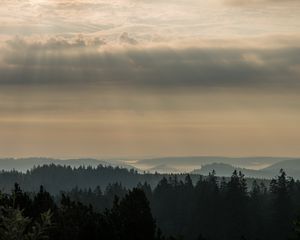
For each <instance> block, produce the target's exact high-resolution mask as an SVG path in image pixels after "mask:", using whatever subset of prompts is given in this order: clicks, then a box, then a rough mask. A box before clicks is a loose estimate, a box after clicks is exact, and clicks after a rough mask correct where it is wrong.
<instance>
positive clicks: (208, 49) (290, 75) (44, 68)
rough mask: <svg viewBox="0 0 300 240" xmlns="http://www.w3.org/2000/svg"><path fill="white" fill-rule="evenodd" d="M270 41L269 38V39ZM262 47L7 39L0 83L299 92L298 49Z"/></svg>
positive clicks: (280, 44)
mask: <svg viewBox="0 0 300 240" xmlns="http://www.w3.org/2000/svg"><path fill="white" fill-rule="evenodd" d="M274 41H275V40H274ZM278 42H279V44H277V46H276V44H274V46H273V47H272V46H271V47H269V48H266V47H262V46H265V45H262V46H261V45H259V44H258V45H255V44H252V45H251V44H250V45H249V44H248V45H247V44H238V43H237V42H233V43H232V44H229V45H228V46H226V42H224V44H223V46H224V47H219V46H220V45H219V44H217V45H213V44H212V45H205V44H204V45H203V46H201V44H198V45H197V44H196V45H184V44H183V45H180V44H179V45H169V46H166V45H165V46H163V45H149V46H140V45H136V46H130V45H129V46H128V45H126V46H122V45H121V46H111V45H104V42H103V41H102V40H99V39H97V38H92V39H90V40H88V39H84V38H78V39H77V40H76V39H75V40H74V39H73V40H70V41H67V40H65V39H63V40H58V39H55V40H53V39H49V40H45V41H32V40H31V41H29V40H25V39H20V38H17V39H14V40H10V41H8V42H7V45H6V46H5V48H4V50H3V51H2V52H3V55H2V56H3V58H2V64H1V65H0V70H1V74H2V76H1V79H0V85H16V84H18V85H58V86H59V85H66V84H71V85H81V84H84V85H88V84H96V85H99V86H102V87H103V88H106V87H107V88H124V87H126V88H138V89H147V88H154V89H176V88H198V89H205V88H212V87H213V88H258V87H259V88H261V87H262V88H266V89H268V88H290V89H298V88H299V90H300V82H299V77H300V47H298V46H297V45H296V44H294V45H293V44H291V42H292V41H286V43H285V41H283V40H282V39H281V40H279V41H278Z"/></svg>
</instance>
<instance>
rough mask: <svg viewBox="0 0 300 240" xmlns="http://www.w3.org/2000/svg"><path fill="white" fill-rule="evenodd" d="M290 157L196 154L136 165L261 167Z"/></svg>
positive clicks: (151, 166) (156, 159)
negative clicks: (219, 164)
mask: <svg viewBox="0 0 300 240" xmlns="http://www.w3.org/2000/svg"><path fill="white" fill-rule="evenodd" d="M292 159H293V158H288V157H234V158H233V157H218V156H194V157H188V156H187V157H164V158H152V159H143V160H139V161H138V162H137V163H136V164H135V166H137V167H139V166H142V167H144V168H146V169H149V168H153V167H155V166H158V165H167V166H170V167H172V168H176V169H178V170H181V171H191V170H193V169H197V168H200V167H201V166H203V165H207V164H212V163H224V164H229V165H232V166H237V167H239V168H248V169H261V168H264V167H266V166H269V165H272V164H275V163H278V162H281V161H284V160H292Z"/></svg>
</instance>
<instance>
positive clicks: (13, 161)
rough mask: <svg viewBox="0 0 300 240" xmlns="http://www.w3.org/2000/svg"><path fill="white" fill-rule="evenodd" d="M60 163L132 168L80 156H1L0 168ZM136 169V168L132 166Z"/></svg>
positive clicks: (76, 165) (19, 167) (21, 168)
mask: <svg viewBox="0 0 300 240" xmlns="http://www.w3.org/2000/svg"><path fill="white" fill-rule="evenodd" d="M46 164H47V165H49V164H55V165H61V166H64V165H66V166H71V167H80V166H91V167H97V166H98V165H100V164H101V165H103V166H119V167H124V168H128V169H131V168H134V167H133V166H131V165H128V164H123V163H122V162H111V161H104V160H97V159H93V158H80V159H66V160H61V159H54V158H35V157H32V158H2V159H0V170H6V171H9V170H13V169H14V170H17V171H22V172H24V171H27V170H29V169H31V168H33V167H34V166H42V165H46ZM134 169H136V168H134Z"/></svg>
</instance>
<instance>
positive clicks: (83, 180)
mask: <svg viewBox="0 0 300 240" xmlns="http://www.w3.org/2000/svg"><path fill="white" fill-rule="evenodd" d="M186 175H187V174H176V176H177V179H178V180H179V181H180V180H182V181H183V180H184V178H185V177H186ZM170 176H174V175H172V174H158V173H157V174H151V173H139V172H137V171H136V170H134V169H131V170H128V169H126V168H120V167H110V166H102V165H99V166H97V167H90V166H88V167H85V166H82V167H70V166H61V165H54V164H50V165H43V166H38V167H34V168H33V169H31V170H28V171H26V172H25V173H23V172H19V171H0V190H1V191H2V192H7V193H9V192H10V191H11V189H12V188H13V187H14V184H15V182H17V183H18V184H19V185H20V186H21V188H22V189H23V190H24V191H29V192H30V191H33V192H36V191H38V190H39V187H40V185H43V186H44V187H45V189H47V191H48V192H50V193H51V194H53V195H56V194H59V193H60V191H70V190H71V189H73V188H74V187H75V186H77V187H78V188H80V189H85V188H86V189H87V188H92V189H94V188H96V187H101V189H105V188H106V187H107V186H108V185H109V184H111V183H116V182H121V183H122V185H123V186H124V187H126V188H130V189H131V188H133V187H135V186H137V184H138V183H140V182H147V183H148V184H150V186H151V187H152V188H153V187H156V186H157V184H158V183H159V181H160V180H161V179H162V178H163V177H166V178H169V177H170ZM190 177H191V179H192V180H193V182H197V180H198V179H199V174H191V175H190ZM247 181H248V183H250V184H252V181H253V180H252V179H247ZM260 181H263V180H260ZM264 181H265V182H266V183H267V184H268V180H264Z"/></svg>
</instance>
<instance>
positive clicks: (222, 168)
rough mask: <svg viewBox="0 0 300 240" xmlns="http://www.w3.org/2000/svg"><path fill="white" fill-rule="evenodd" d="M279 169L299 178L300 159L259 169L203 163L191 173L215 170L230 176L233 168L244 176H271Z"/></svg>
mask: <svg viewBox="0 0 300 240" xmlns="http://www.w3.org/2000/svg"><path fill="white" fill-rule="evenodd" d="M280 169H283V170H284V171H285V172H286V173H287V175H288V176H291V177H293V178H295V179H300V159H293V160H285V161H281V162H278V163H274V164H272V165H271V166H269V167H266V168H263V169H259V170H253V169H247V168H240V167H234V166H232V165H230V164H225V163H212V164H207V165H203V166H202V167H201V168H200V169H195V170H194V171H192V172H191V173H192V174H201V175H208V174H209V173H210V172H212V171H213V170H215V171H216V175H218V176H224V177H228V176H231V174H232V172H233V171H234V170H238V171H241V172H242V173H243V174H245V176H246V177H253V178H273V177H275V176H276V175H278V173H279V171H280Z"/></svg>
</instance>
